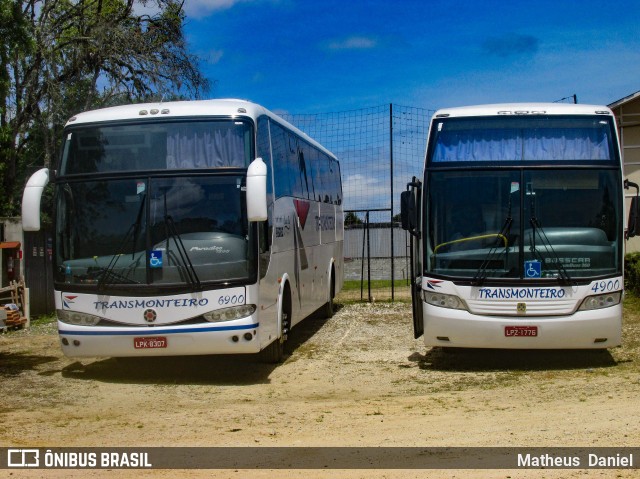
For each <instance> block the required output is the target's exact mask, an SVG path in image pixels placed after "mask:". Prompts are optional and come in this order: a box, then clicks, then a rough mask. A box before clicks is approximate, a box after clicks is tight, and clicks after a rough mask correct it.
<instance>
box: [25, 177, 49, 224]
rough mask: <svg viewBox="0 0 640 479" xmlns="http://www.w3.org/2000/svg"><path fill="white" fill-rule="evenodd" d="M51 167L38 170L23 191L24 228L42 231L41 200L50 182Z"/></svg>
mask: <svg viewBox="0 0 640 479" xmlns="http://www.w3.org/2000/svg"><path fill="white" fill-rule="evenodd" d="M49 176H50V171H49V168H42V169H40V170H38V171H36V172H35V173H34V174H33V175H31V178H29V181H27V185H26V186H25V188H24V192H23V193H22V229H23V231H40V201H41V200H42V193H43V192H44V188H45V186H47V184H48V183H49Z"/></svg>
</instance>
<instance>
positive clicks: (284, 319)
mask: <svg viewBox="0 0 640 479" xmlns="http://www.w3.org/2000/svg"><path fill="white" fill-rule="evenodd" d="M290 299H291V295H290V294H289V288H288V287H287V288H285V290H284V293H283V295H282V312H281V322H280V337H279V338H276V340H275V341H273V342H272V343H271V344H269V346H267V347H266V348H264V349H263V350H262V351H261V352H260V354H261V360H262V362H265V363H271V364H277V363H281V362H282V361H284V356H285V348H284V345H285V342H286V341H287V338H288V335H289V330H290V329H291V301H290Z"/></svg>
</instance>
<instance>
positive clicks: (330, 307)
mask: <svg viewBox="0 0 640 479" xmlns="http://www.w3.org/2000/svg"><path fill="white" fill-rule="evenodd" d="M334 278H335V276H334V273H333V268H332V269H331V278H329V284H330V286H329V300H328V301H327V302H326V303H324V306H323V307H322V315H323V316H324V317H325V318H332V317H333V314H334V313H335V312H336V308H335V304H334V303H333V298H334V296H335V295H336V282H335V279H334Z"/></svg>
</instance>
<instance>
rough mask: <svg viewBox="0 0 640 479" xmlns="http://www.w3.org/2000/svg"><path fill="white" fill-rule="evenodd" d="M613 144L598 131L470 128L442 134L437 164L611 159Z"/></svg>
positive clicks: (438, 145)
mask: <svg viewBox="0 0 640 479" xmlns="http://www.w3.org/2000/svg"><path fill="white" fill-rule="evenodd" d="M609 159H610V158H609V141H608V137H607V135H606V134H605V132H604V131H603V130H600V129H594V128H537V129H525V130H522V129H519V130H505V129H468V130H451V131H446V130H443V131H441V132H439V133H438V139H437V144H436V147H435V150H434V153H433V158H432V161H433V162H455V161H572V160H587V161H598V160H609Z"/></svg>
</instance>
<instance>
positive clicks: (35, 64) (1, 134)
mask: <svg viewBox="0 0 640 479" xmlns="http://www.w3.org/2000/svg"><path fill="white" fill-rule="evenodd" d="M182 3H183V2H182V1H178V0H154V1H151V0H138V1H136V0H0V34H1V35H2V38H3V43H2V46H1V47H0V61H1V62H2V65H1V68H0V115H1V118H0V177H1V178H0V179H1V183H0V184H1V185H2V189H3V200H2V202H0V205H1V209H0V215H5V216H7V215H15V214H17V213H18V209H19V204H20V201H19V198H20V194H21V191H22V187H23V185H24V181H25V179H26V175H27V174H28V173H31V172H32V171H34V170H35V169H37V168H38V167H42V166H49V165H50V164H51V163H52V160H53V158H54V156H55V152H56V151H57V149H58V144H59V141H60V136H61V130H62V127H63V126H64V123H65V122H66V121H67V119H68V118H69V117H70V116H72V115H73V114H75V113H78V112H80V111H84V110H89V109H93V108H98V107H102V106H108V105H115V104H122V103H131V102H139V101H143V100H144V101H147V100H154V99H158V100H159V99H160V98H161V97H163V96H177V95H179V96H183V97H187V98H198V97H199V96H200V95H201V94H203V93H204V92H206V91H207V90H208V87H209V84H208V81H207V80H206V78H204V77H203V75H202V74H201V72H200V70H199V67H198V60H197V57H195V56H194V55H192V54H191V53H189V51H188V48H187V44H186V41H185V38H184V32H183V26H184V21H185V15H184V12H183V10H182ZM142 7H154V11H155V12H156V13H153V14H148V13H140V11H143V10H144V11H147V10H148V9H143V8H142Z"/></svg>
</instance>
